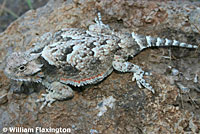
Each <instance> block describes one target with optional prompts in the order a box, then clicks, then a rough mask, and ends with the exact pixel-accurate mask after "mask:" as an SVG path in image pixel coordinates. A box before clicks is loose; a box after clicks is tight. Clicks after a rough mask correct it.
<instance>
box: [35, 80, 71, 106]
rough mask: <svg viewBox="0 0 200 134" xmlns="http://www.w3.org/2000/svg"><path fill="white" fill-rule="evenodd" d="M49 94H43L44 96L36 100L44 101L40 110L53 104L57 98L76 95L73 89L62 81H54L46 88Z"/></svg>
mask: <svg viewBox="0 0 200 134" xmlns="http://www.w3.org/2000/svg"><path fill="white" fill-rule="evenodd" d="M46 92H47V94H42V98H41V99H38V100H36V102H43V104H42V106H41V107H40V110H41V109H42V108H44V107H45V106H46V105H47V106H49V107H50V106H51V104H52V103H53V102H55V101H56V100H64V99H68V98H72V97H73V96H74V93H73V90H72V89H71V88H70V87H69V86H67V85H65V84H62V83H60V82H53V83H52V84H50V87H49V88H48V89H47V90H46Z"/></svg>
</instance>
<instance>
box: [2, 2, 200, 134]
mask: <svg viewBox="0 0 200 134" xmlns="http://www.w3.org/2000/svg"><path fill="white" fill-rule="evenodd" d="M197 7H200V2H195V3H192V2H189V1H185V2H177V1H166V2H165V3H164V2H159V1H134V0H129V1H119V0H110V1H103V0H102V1H95V0H84V1H82V0H74V1H72V0H64V1H55V0H50V1H49V2H48V4H47V5H46V6H44V7H41V8H39V9H37V10H30V11H28V12H27V13H26V14H24V15H22V16H21V17H20V18H18V19H17V20H16V21H14V22H13V23H12V24H11V25H10V26H9V27H8V28H7V30H5V31H4V32H3V33H0V51H1V53H0V63H1V64H0V68H1V70H3V67H4V65H5V58H6V56H7V55H9V54H10V53H12V52H14V51H25V50H28V49H29V48H31V47H33V43H35V42H37V40H39V37H40V36H41V35H43V34H44V33H46V32H54V31H57V30H58V29H61V28H66V27H77V28H80V27H81V28H88V26H89V25H90V24H92V23H94V18H95V16H96V12H97V10H98V11H100V12H101V14H102V20H103V22H104V23H106V24H109V25H110V26H111V27H112V28H113V29H115V30H121V31H123V32H131V31H135V32H138V33H140V34H145V35H151V36H160V37H167V38H170V39H177V40H180V41H183V42H187V43H191V44H196V43H198V42H197V39H198V38H199V37H200V35H199V34H196V33H194V32H193V30H192V27H191V24H190V23H189V21H188V16H189V15H190V13H191V12H192V11H193V10H194V9H195V8H197ZM190 37H191V38H190ZM166 50H167V49H154V50H150V49H148V50H145V51H143V52H142V53H140V54H139V55H138V56H136V57H135V58H134V60H131V62H133V63H135V64H138V65H140V66H141V67H142V68H143V69H147V68H148V69H149V70H151V72H152V75H150V76H145V77H146V79H147V80H148V81H149V82H150V84H152V85H153V87H154V88H155V89H156V94H154V95H152V94H151V93H150V92H149V91H147V90H146V89H141V90H140V89H138V87H137V86H136V83H135V82H131V81H130V80H131V74H128V73H127V74H121V73H116V72H113V73H112V74H111V75H110V76H109V77H108V78H106V79H105V80H104V81H103V82H101V83H99V84H96V85H90V86H87V87H83V88H81V89H77V88H75V91H77V92H76V93H75V97H74V98H73V99H71V100H66V101H59V102H56V103H54V104H52V107H51V108H48V107H46V108H44V111H39V107H40V104H37V103H35V100H36V99H37V98H39V96H40V94H41V93H42V92H44V87H42V86H39V87H38V89H37V88H36V89H37V90H36V92H33V93H32V92H27V96H26V97H21V98H20V97H19V98H20V99H19V98H18V99H14V98H9V99H8V101H7V103H4V104H2V105H1V107H0V111H1V112H0V120H1V121H0V130H2V128H3V127H9V126H23V127H32V128H35V127H38V124H39V126H41V127H43V128H49V127H53V128H60V127H61V128H70V129H71V131H72V132H71V133H82V134H85V133H90V132H91V130H95V131H93V132H92V133H96V132H98V133H104V134H107V133H109V134H112V133H113V134H115V133H118V134H120V133H127V134H129V133H185V132H186V131H187V132H191V133H198V132H199V128H200V124H199V121H200V120H199V119H200V118H199V117H198V116H199V115H198V114H197V113H199V112H200V110H199V109H195V110H194V108H192V106H191V105H189V106H188V107H187V108H185V109H184V108H182V107H181V105H179V104H180V103H179V102H176V100H177V98H178V97H179V95H180V94H179V92H178V91H179V90H178V88H177V87H176V86H175V85H170V82H169V81H168V80H167V76H166V74H164V72H166V70H165V69H166V68H167V66H168V65H169V64H172V65H173V67H174V66H177V67H176V68H177V69H178V70H179V71H180V72H183V73H184V71H185V70H187V68H192V71H190V73H193V71H194V72H195V73H196V72H199V68H200V67H199V64H197V63H198V58H197V57H195V53H194V51H192V52H190V51H184V52H182V51H181V50H182V49H181V50H180V49H174V50H175V53H177V54H178V55H179V54H181V52H182V53H187V55H188V56H187V57H185V58H184V59H179V60H172V61H170V60H169V59H163V58H158V61H157V62H156V63H152V62H150V61H149V59H150V58H152V56H154V57H159V56H162V54H163V53H164V54H165V53H166ZM151 52H154V55H151V56H150V55H149V54H150V53H151ZM172 55H175V54H174V52H173V51H172ZM191 57H192V58H191ZM181 58H182V57H181ZM179 63H180V64H179ZM184 67H186V68H184ZM156 70H161V71H160V72H161V73H158V72H157V71H156ZM0 75H2V76H3V75H4V74H3V71H1V72H0ZM0 81H1V83H3V86H1V87H0V88H1V89H0V90H6V91H7V88H8V87H9V85H10V83H9V82H8V81H9V79H8V78H6V77H5V76H4V77H2V78H1V79H0ZM5 81H6V82H5ZM181 83H182V82H181ZM183 84H184V85H185V84H187V81H186V83H184V82H183ZM30 86H31V85H30ZM25 87H26V88H29V87H28V85H27V84H26V86H25ZM34 87H35V86H31V87H30V88H31V89H32V88H34ZM5 88H6V89H5ZM31 91H32V90H31ZM79 91H81V92H79ZM190 92H191V93H193V94H195V95H196V96H198V94H197V93H196V92H194V91H190ZM19 94H20V93H19ZM195 95H194V96H195ZM11 96H12V95H11ZM108 96H113V98H115V108H109V107H107V111H106V112H105V113H104V114H103V115H102V116H101V117H98V116H97V115H98V112H99V110H98V109H96V107H97V105H98V103H99V102H101V101H102V100H103V99H104V98H107V97H108ZM180 102H181V101H180ZM175 104H176V105H175Z"/></svg>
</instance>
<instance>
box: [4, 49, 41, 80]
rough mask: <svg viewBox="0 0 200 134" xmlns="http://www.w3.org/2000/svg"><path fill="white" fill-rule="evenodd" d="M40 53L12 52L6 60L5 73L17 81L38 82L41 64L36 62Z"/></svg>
mask: <svg viewBox="0 0 200 134" xmlns="http://www.w3.org/2000/svg"><path fill="white" fill-rule="evenodd" d="M40 55H41V54H40V53H37V54H35V53H33V54H29V53H26V52H14V53H12V54H11V55H10V56H9V57H8V58H7V60H6V67H5V70H4V72H5V74H6V76H8V77H9V78H10V79H14V80H18V81H33V82H40V81H41V80H42V79H41V77H43V74H42V72H41V67H42V66H43V65H42V64H39V63H37V59H38V57H39V56H40Z"/></svg>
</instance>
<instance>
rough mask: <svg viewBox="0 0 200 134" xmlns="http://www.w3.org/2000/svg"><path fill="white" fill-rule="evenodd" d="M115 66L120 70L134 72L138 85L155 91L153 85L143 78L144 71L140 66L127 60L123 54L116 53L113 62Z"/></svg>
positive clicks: (134, 78)
mask: <svg viewBox="0 0 200 134" xmlns="http://www.w3.org/2000/svg"><path fill="white" fill-rule="evenodd" d="M112 65H113V68H114V69H115V70H117V71H120V72H133V78H132V81H135V80H136V82H137V85H138V87H139V88H142V86H144V87H145V88H147V89H148V90H150V91H151V92H152V93H155V91H154V89H153V88H152V86H151V85H150V84H149V83H147V82H146V81H145V79H144V78H143V75H144V73H145V72H144V71H143V70H142V69H141V68H140V67H139V66H138V65H135V64H133V63H130V62H127V61H125V59H123V58H122V57H121V56H119V55H115V57H114V61H113V62H112Z"/></svg>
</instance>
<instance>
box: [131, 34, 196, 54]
mask: <svg viewBox="0 0 200 134" xmlns="http://www.w3.org/2000/svg"><path fill="white" fill-rule="evenodd" d="M132 37H133V39H134V40H135V42H136V43H137V44H138V45H139V47H140V50H142V49H145V48H148V47H160V46H177V47H185V48H198V46H196V45H191V44H186V43H182V42H179V41H176V40H169V39H162V38H159V37H158V38H154V37H151V36H144V35H138V34H135V33H132Z"/></svg>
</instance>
